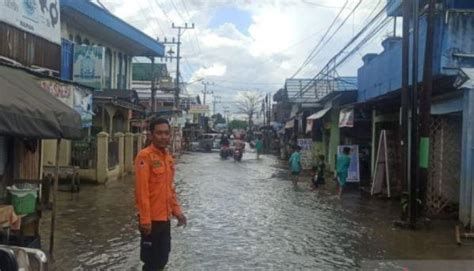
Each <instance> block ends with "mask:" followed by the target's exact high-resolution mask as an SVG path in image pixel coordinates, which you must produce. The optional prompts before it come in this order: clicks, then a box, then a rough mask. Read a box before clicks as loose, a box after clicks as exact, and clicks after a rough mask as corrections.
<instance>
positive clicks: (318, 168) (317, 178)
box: [313, 154, 326, 188]
mask: <svg viewBox="0 0 474 271" xmlns="http://www.w3.org/2000/svg"><path fill="white" fill-rule="evenodd" d="M324 159H325V157H324V155H322V154H321V155H319V156H318V162H317V164H316V165H315V166H314V167H313V173H314V175H313V176H314V178H313V185H314V188H318V187H319V186H320V185H323V184H325V179H324V173H325V170H326V164H325V162H324Z"/></svg>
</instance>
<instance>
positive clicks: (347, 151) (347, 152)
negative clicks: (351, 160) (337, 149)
mask: <svg viewBox="0 0 474 271" xmlns="http://www.w3.org/2000/svg"><path fill="white" fill-rule="evenodd" d="M342 152H343V153H344V154H350V153H351V148H349V147H344V149H343V150H342Z"/></svg>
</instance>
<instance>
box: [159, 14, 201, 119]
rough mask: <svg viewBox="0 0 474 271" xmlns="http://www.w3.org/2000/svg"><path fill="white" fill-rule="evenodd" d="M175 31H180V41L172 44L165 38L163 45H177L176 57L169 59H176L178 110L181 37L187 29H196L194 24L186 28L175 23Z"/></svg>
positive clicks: (176, 98)
mask: <svg viewBox="0 0 474 271" xmlns="http://www.w3.org/2000/svg"><path fill="white" fill-rule="evenodd" d="M171 27H172V28H173V29H177V30H178V40H177V41H175V39H174V38H173V40H172V41H171V42H168V41H167V40H166V38H165V42H163V44H173V45H176V57H173V56H171V57H169V58H170V59H176V86H175V91H174V104H175V107H176V109H177V110H178V109H179V94H180V86H179V77H180V75H181V73H180V60H181V36H182V35H183V34H184V32H185V31H186V30H187V29H194V23H192V24H191V26H189V25H188V23H185V24H184V26H176V25H175V24H174V23H173V24H172V25H171ZM170 54H174V52H173V51H171V50H170Z"/></svg>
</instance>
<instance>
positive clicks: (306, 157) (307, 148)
mask: <svg viewBox="0 0 474 271" xmlns="http://www.w3.org/2000/svg"><path fill="white" fill-rule="evenodd" d="M297 144H298V146H300V147H301V166H303V169H311V168H312V166H313V154H312V149H313V140H312V139H311V138H299V139H298V142H297Z"/></svg>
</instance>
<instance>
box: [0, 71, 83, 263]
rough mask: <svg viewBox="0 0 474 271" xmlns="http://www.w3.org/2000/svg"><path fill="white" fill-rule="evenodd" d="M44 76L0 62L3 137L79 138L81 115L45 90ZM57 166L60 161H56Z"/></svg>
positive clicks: (54, 206)
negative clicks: (43, 85) (42, 83)
mask: <svg viewBox="0 0 474 271" xmlns="http://www.w3.org/2000/svg"><path fill="white" fill-rule="evenodd" d="M44 78H45V76H43V75H41V74H35V73H32V72H30V71H29V70H27V69H22V68H19V67H13V66H6V65H0V97H5V98H2V99H0V136H7V137H16V138H24V139H59V140H58V148H57V154H56V159H57V160H58V155H59V142H60V139H62V138H64V139H77V138H79V137H80V136H81V125H82V124H81V116H80V114H79V113H77V112H76V111H75V110H74V109H72V108H70V107H69V106H67V105H66V104H64V103H63V102H61V101H60V100H58V99H57V98H56V97H54V96H53V95H51V94H50V93H48V92H47V91H45V90H44V89H43V88H42V87H41V85H40V81H41V80H42V79H44ZM56 165H58V163H56ZM58 171H59V168H57V171H56V176H55V181H54V189H53V211H52V220H51V236H50V238H51V242H50V253H51V254H52V252H53V246H54V229H55V219H56V191H57V188H58Z"/></svg>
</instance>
